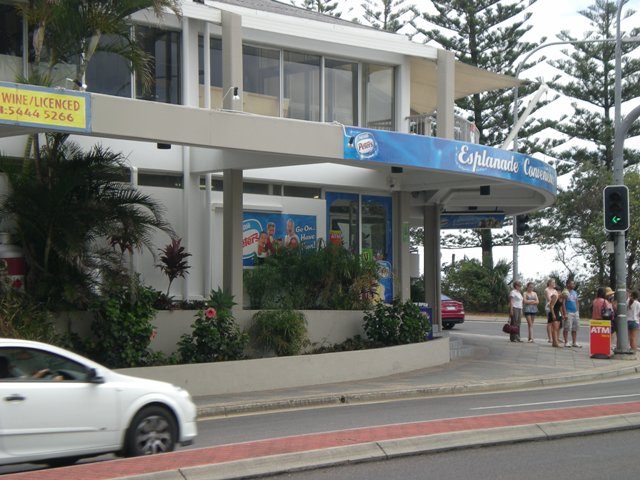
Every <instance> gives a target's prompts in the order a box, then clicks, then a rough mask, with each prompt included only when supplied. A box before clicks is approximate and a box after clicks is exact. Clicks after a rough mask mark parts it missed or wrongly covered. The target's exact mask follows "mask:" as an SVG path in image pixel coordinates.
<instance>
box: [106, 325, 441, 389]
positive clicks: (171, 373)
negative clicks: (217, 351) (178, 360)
mask: <svg viewBox="0 0 640 480" xmlns="http://www.w3.org/2000/svg"><path fill="white" fill-rule="evenodd" d="M447 362H449V338H448V337H445V338H438V339H435V340H431V341H429V342H424V343H414V344H411V345H402V346H397V347H387V348H378V349H373V350H358V351H353V352H337V353H324V354H319V355H301V356H295V357H276V358H264V359H259V360H241V361H233V362H218V363H199V364H192V365H170V366H165V367H148V368H125V369H121V370H118V371H119V372H120V373H124V374H126V375H133V376H136V377H143V378H149V379H153V380H162V381H166V382H170V383H173V384H174V385H178V386H180V387H183V388H186V389H187V390H189V392H190V393H191V395H194V396H203V395H223V394H232V393H244V392H257V391H263V390H274V389H279V388H295V387H303V386H307V385H321V384H328V383H336V382H348V381H355V380H362V379H367V378H377V377H382V376H385V375H393V374H398V373H404V372H409V371H412V370H418V369H421V368H428V367H434V366H437V365H442V364H444V363H447Z"/></svg>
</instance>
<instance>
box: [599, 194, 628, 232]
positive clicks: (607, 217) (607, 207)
mask: <svg viewBox="0 0 640 480" xmlns="http://www.w3.org/2000/svg"><path fill="white" fill-rule="evenodd" d="M602 197H603V204H604V229H605V230H606V231H608V232H625V231H627V230H628V229H629V189H628V188H627V186H626V185H608V186H606V187H604V190H603V192H602Z"/></svg>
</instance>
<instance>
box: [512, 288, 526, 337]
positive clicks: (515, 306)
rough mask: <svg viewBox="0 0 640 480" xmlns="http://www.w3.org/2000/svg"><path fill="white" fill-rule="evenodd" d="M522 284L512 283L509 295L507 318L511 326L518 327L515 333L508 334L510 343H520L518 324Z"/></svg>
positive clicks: (520, 312) (520, 310) (520, 318)
mask: <svg viewBox="0 0 640 480" xmlns="http://www.w3.org/2000/svg"><path fill="white" fill-rule="evenodd" d="M521 288H522V283H521V282H520V281H518V280H516V281H514V282H513V290H511V292H510V293H509V317H510V319H511V320H510V321H511V325H515V326H516V327H518V329H517V333H510V334H509V340H511V341H512V342H522V340H520V322H521V321H522V301H523V299H522V292H520V289H521Z"/></svg>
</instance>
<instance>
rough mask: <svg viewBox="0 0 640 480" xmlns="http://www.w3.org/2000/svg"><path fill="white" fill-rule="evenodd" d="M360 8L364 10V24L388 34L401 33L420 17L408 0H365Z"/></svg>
mask: <svg viewBox="0 0 640 480" xmlns="http://www.w3.org/2000/svg"><path fill="white" fill-rule="evenodd" d="M360 6H361V7H362V9H363V10H364V14H363V18H364V21H365V22H364V23H367V24H368V25H371V26H372V27H374V28H377V29H379V30H384V31H386V32H393V33H396V32H399V31H400V30H401V29H403V28H404V27H406V26H407V25H411V24H412V23H413V21H414V20H415V19H416V18H417V17H418V16H419V13H418V11H417V10H416V8H415V7H414V6H413V5H409V4H408V3H407V1H406V0H364V2H363V3H362V4H361V5H360ZM354 20H355V21H358V22H359V21H360V20H359V19H354Z"/></svg>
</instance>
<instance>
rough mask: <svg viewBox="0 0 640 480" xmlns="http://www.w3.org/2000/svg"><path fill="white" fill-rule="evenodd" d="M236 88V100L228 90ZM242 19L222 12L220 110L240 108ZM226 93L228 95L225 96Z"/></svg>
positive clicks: (239, 109)
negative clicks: (221, 96) (221, 99)
mask: <svg viewBox="0 0 640 480" xmlns="http://www.w3.org/2000/svg"><path fill="white" fill-rule="evenodd" d="M234 87H238V96H239V97H240V98H239V99H238V100H236V99H234V98H233V92H231V93H229V89H231V88H234ZM242 91H243V90H242V17H241V16H240V15H237V14H235V13H231V12H225V11H223V12H222V95H223V97H224V101H223V102H222V108H224V109H227V110H238V111H241V110H242V109H243V107H242ZM227 93H229V94H228V95H227Z"/></svg>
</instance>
